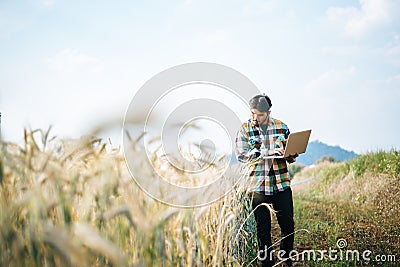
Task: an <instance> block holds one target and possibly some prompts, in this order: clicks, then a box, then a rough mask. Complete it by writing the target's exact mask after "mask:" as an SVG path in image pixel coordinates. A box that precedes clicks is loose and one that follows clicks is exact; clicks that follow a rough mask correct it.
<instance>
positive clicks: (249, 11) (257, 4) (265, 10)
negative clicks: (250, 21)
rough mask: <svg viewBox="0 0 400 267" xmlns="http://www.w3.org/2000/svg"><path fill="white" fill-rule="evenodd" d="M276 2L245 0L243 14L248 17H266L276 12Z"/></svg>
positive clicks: (274, 0) (272, 0) (271, 0)
mask: <svg viewBox="0 0 400 267" xmlns="http://www.w3.org/2000/svg"><path fill="white" fill-rule="evenodd" d="M277 4H278V3H277V1H276V0H245V1H244V5H243V14H244V15H247V16H257V15H265V14H269V13H271V12H272V11H273V10H275V8H276V6H277Z"/></svg>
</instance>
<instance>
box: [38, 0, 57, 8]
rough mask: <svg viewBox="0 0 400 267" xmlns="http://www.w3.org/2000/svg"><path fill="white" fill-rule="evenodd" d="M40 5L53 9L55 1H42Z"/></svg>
mask: <svg viewBox="0 0 400 267" xmlns="http://www.w3.org/2000/svg"><path fill="white" fill-rule="evenodd" d="M39 3H40V4H41V5H42V6H44V7H51V6H53V5H54V0H40V1H39Z"/></svg>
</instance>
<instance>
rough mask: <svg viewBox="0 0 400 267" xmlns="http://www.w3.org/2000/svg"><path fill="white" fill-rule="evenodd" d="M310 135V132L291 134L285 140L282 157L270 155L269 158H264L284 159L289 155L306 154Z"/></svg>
mask: <svg viewBox="0 0 400 267" xmlns="http://www.w3.org/2000/svg"><path fill="white" fill-rule="evenodd" d="M310 135H311V130H305V131H301V132H295V133H291V134H290V135H289V138H288V140H287V143H286V149H285V153H284V154H283V155H281V156H278V155H271V156H266V157H264V158H266V159H270V158H285V157H288V156H289V155H294V154H299V155H300V154H303V153H304V152H306V149H307V145H308V140H309V139H310Z"/></svg>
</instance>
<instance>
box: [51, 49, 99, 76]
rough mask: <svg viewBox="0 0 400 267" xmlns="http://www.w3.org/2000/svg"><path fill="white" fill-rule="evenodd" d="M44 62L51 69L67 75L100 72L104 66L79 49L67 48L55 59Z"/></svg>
mask: <svg viewBox="0 0 400 267" xmlns="http://www.w3.org/2000/svg"><path fill="white" fill-rule="evenodd" d="M44 62H45V63H46V64H47V65H48V66H49V68H50V69H53V70H57V71H60V72H65V73H73V72H82V71H84V72H89V73H93V72H98V71H100V70H101V68H102V66H101V64H100V62H99V61H98V60H97V59H96V58H95V57H92V56H89V55H86V54H84V53H82V52H80V51H78V50H77V49H71V48H66V49H64V50H63V51H61V52H60V53H59V54H57V55H55V56H53V57H47V58H45V59H44Z"/></svg>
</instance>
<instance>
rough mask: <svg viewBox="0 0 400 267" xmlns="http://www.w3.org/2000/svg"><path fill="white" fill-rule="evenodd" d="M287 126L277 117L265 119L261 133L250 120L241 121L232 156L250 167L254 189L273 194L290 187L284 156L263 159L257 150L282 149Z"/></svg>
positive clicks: (265, 193)
mask: <svg viewBox="0 0 400 267" xmlns="http://www.w3.org/2000/svg"><path fill="white" fill-rule="evenodd" d="M289 134H290V132H289V128H288V127H287V125H286V124H284V123H283V122H281V121H280V120H277V119H273V118H271V117H270V118H269V123H268V125H267V128H266V132H264V131H263V130H262V129H261V128H260V127H259V126H256V125H254V124H253V123H252V122H251V119H250V120H248V121H247V122H245V123H243V125H242V128H241V129H240V130H239V132H238V134H237V137H236V155H237V158H238V160H239V161H240V162H242V163H247V164H248V166H249V167H250V175H249V177H250V178H251V180H253V181H255V187H254V191H255V192H257V193H260V194H264V195H273V194H275V193H277V192H278V191H283V190H285V189H286V188H288V187H290V177H289V172H288V168H287V163H286V160H285V159H263V158H262V157H260V155H261V149H266V150H267V151H268V149H274V148H285V145H286V141H287V138H288V137H289Z"/></svg>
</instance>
